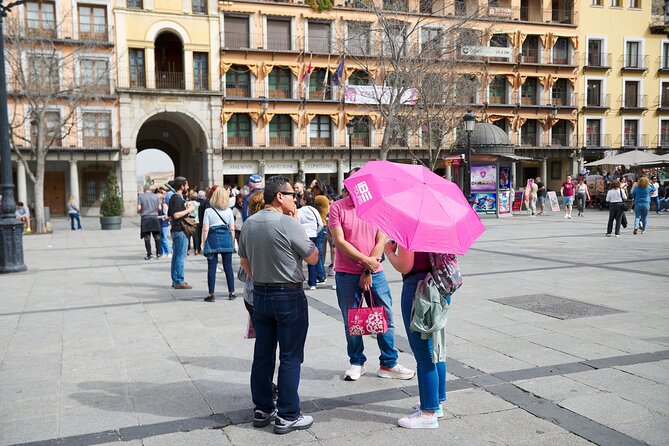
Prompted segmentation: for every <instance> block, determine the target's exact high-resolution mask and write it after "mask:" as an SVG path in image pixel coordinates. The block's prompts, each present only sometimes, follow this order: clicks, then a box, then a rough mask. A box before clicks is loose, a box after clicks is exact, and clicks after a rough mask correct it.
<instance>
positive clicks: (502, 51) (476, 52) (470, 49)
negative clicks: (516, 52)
mask: <svg viewBox="0 0 669 446" xmlns="http://www.w3.org/2000/svg"><path fill="white" fill-rule="evenodd" d="M460 52H461V53H462V55H463V56H483V57H511V56H513V48H498V47H491V46H463V47H462V49H461V50H460Z"/></svg>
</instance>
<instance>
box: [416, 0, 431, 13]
mask: <svg viewBox="0 0 669 446" xmlns="http://www.w3.org/2000/svg"><path fill="white" fill-rule="evenodd" d="M433 4H434V0H420V3H419V5H418V8H419V9H418V10H419V12H421V13H422V14H431V13H432V12H433V11H432V6H433Z"/></svg>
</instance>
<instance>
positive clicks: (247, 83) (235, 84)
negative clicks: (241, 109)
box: [225, 65, 251, 98]
mask: <svg viewBox="0 0 669 446" xmlns="http://www.w3.org/2000/svg"><path fill="white" fill-rule="evenodd" d="M225 95H226V96H228V97H237V98H248V97H251V72H250V71H249V69H248V67H245V66H243V65H233V66H231V67H230V69H229V70H228V72H227V73H225Z"/></svg>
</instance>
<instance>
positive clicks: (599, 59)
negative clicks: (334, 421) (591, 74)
mask: <svg viewBox="0 0 669 446" xmlns="http://www.w3.org/2000/svg"><path fill="white" fill-rule="evenodd" d="M603 47H604V42H603V41H602V40H599V39H590V40H588V66H591V67H603V66H605V64H604V60H603V54H602V48H603Z"/></svg>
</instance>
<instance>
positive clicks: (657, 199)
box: [650, 196, 660, 213]
mask: <svg viewBox="0 0 669 446" xmlns="http://www.w3.org/2000/svg"><path fill="white" fill-rule="evenodd" d="M650 201H651V202H653V203H655V212H656V213H659V212H660V197H659V196H657V197H650Z"/></svg>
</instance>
